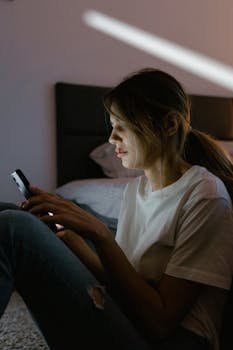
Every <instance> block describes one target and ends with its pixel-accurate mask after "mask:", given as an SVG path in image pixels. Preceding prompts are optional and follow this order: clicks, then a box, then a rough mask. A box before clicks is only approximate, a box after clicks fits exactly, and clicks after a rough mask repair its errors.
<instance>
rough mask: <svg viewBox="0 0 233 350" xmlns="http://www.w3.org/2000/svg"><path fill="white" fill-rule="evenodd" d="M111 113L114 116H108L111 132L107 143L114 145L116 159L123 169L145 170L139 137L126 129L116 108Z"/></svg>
mask: <svg viewBox="0 0 233 350" xmlns="http://www.w3.org/2000/svg"><path fill="white" fill-rule="evenodd" d="M112 111H113V113H114V114H110V123H111V125H112V132H111V135H110V137H109V142H110V143H111V144H113V145H115V147H116V154H117V157H118V158H120V159H121V161H122V165H123V166H124V167H125V168H129V169H135V168H138V169H145V163H146V154H145V149H144V148H143V147H142V143H141V141H140V139H139V137H138V136H137V135H136V134H135V133H134V132H133V131H132V130H131V129H130V128H129V127H128V125H127V123H126V122H125V121H124V119H123V118H122V117H121V116H120V114H119V111H118V110H117V108H116V107H113V108H112ZM118 116H119V117H118Z"/></svg>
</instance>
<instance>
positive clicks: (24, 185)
mask: <svg viewBox="0 0 233 350" xmlns="http://www.w3.org/2000/svg"><path fill="white" fill-rule="evenodd" d="M11 177H12V178H13V180H14V181H15V183H16V185H17V187H18V189H19V190H20V192H21V193H22V194H23V196H24V197H25V198H26V199H28V198H30V197H31V196H32V193H31V191H30V189H29V185H30V183H29V181H28V179H27V178H26V176H25V175H24V173H23V172H22V170H20V169H16V170H15V171H14V172H13V173H11Z"/></svg>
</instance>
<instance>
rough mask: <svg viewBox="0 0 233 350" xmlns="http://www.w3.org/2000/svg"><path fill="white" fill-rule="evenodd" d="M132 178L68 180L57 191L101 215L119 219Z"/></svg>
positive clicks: (60, 194)
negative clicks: (125, 192) (123, 199)
mask: <svg viewBox="0 0 233 350" xmlns="http://www.w3.org/2000/svg"><path fill="white" fill-rule="evenodd" d="M130 180H131V179H130V178H129V177H128V178H118V179H107V178H106V179H105V178H101V179H85V180H76V181H71V182H68V183H67V184H65V185H63V186H60V187H58V188H57V189H56V190H55V193H56V194H58V195H59V196H61V197H63V198H66V199H70V200H72V201H74V202H76V203H77V204H85V205H87V206H89V207H90V208H91V209H92V210H94V211H95V212H96V213H99V214H100V215H103V216H106V217H108V218H115V219H117V218H118V216H119V212H120V205H121V200H122V195H123V191H124V188H125V186H126V184H127V183H128V182H129V181H130Z"/></svg>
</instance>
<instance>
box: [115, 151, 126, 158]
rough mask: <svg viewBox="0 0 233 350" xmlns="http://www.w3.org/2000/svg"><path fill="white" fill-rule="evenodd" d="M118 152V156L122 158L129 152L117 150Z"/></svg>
mask: <svg viewBox="0 0 233 350" xmlns="http://www.w3.org/2000/svg"><path fill="white" fill-rule="evenodd" d="M116 153H117V157H118V158H121V157H123V156H124V155H125V154H126V153H127V152H116Z"/></svg>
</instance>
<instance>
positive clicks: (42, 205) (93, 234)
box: [22, 186, 112, 241]
mask: <svg viewBox="0 0 233 350" xmlns="http://www.w3.org/2000/svg"><path fill="white" fill-rule="evenodd" d="M30 191H31V192H32V193H33V196H32V197H30V198H29V199H28V200H27V201H26V202H24V203H23V206H22V207H23V209H24V210H27V211H29V212H31V213H32V214H34V215H36V216H38V217H39V218H40V220H42V221H43V222H45V223H46V224H48V225H50V224H60V225H62V226H64V227H65V228H66V229H70V230H73V231H75V232H76V233H78V234H79V235H81V236H82V237H83V238H87V239H90V240H91V241H96V240H99V239H101V238H104V237H105V236H106V235H109V234H111V235H112V233H111V231H110V230H109V229H108V227H107V226H106V225H105V224H104V223H103V222H101V221H100V220H98V219H97V218H96V217H95V216H93V215H91V214H89V213H88V212H86V211H85V210H83V209H81V208H80V207H79V206H78V205H77V204H75V203H73V202H72V201H70V200H67V199H64V198H61V197H59V196H57V195H55V194H52V193H48V192H46V191H43V190H41V189H39V188H37V187H34V186H30ZM51 213H52V215H51Z"/></svg>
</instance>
